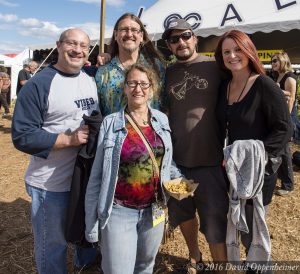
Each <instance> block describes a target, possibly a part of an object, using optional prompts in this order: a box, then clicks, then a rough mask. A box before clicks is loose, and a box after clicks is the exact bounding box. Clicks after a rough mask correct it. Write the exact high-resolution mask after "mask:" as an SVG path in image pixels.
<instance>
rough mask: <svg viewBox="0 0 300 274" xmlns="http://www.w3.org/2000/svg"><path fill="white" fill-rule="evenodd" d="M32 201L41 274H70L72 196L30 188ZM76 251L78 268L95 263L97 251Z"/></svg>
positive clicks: (77, 249) (35, 248)
mask: <svg viewBox="0 0 300 274" xmlns="http://www.w3.org/2000/svg"><path fill="white" fill-rule="evenodd" d="M26 190H27V193H28V194H29V196H30V197H31V199H32V204H31V222H32V228H33V235H34V254H35V261H36V265H37V270H38V273H39V274H67V247H68V244H67V242H66V240H65V223H66V217H67V209H68V205H69V198H70V192H51V191H46V190H43V189H39V188H36V187H33V186H30V185H28V184H26ZM75 249H76V251H75V266H77V267H82V266H84V265H87V264H89V263H91V262H92V261H94V260H95V257H96V252H97V250H96V249H93V248H87V249H79V248H76V247H75Z"/></svg>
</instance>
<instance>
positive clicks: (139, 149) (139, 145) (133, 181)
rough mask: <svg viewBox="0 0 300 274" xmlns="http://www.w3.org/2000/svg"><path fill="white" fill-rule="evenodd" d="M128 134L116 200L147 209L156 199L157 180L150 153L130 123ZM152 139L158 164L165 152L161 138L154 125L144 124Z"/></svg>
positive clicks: (144, 130)
mask: <svg viewBox="0 0 300 274" xmlns="http://www.w3.org/2000/svg"><path fill="white" fill-rule="evenodd" d="M126 128H127V130H128V134H127V136H126V139H125V140H124V143H123V147H122V151H121V155H120V167H119V174H118V182H117V185H116V191H115V202H116V203H117V204H121V205H124V206H127V207H131V208H145V207H148V206H150V204H151V202H153V198H154V194H155V188H156V179H155V176H154V170H153V164H152V160H151V157H150V155H149V152H148V150H147V148H146V146H145V144H144V142H143V141H142V139H141V137H140V136H139V135H138V134H137V132H136V131H135V130H134V128H133V127H132V126H131V124H130V123H128V122H127V123H126ZM141 129H142V131H143V133H144V135H145V136H146V138H147V139H148V140H149V143H150V144H151V146H152V148H153V149H154V155H155V158H156V161H157V164H158V166H159V167H160V165H161V161H162V157H163V155H164V146H163V142H162V140H161V139H160V137H159V136H158V135H157V134H156V133H155V131H154V130H153V128H152V127H151V126H145V127H141Z"/></svg>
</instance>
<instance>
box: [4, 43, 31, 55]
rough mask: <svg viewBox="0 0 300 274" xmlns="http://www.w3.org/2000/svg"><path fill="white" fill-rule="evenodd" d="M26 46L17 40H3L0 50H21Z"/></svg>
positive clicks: (5, 51) (7, 51) (10, 51)
mask: <svg viewBox="0 0 300 274" xmlns="http://www.w3.org/2000/svg"><path fill="white" fill-rule="evenodd" d="M24 48H26V46H25V45H22V44H17V43H15V42H1V45H0V51H1V52H3V53H12V52H21V51H23V50H24Z"/></svg>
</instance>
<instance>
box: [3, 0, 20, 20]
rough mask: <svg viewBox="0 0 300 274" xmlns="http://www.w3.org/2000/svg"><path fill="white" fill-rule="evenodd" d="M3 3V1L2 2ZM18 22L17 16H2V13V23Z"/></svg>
mask: <svg viewBox="0 0 300 274" xmlns="http://www.w3.org/2000/svg"><path fill="white" fill-rule="evenodd" d="M0 1H1V0H0ZM17 20H18V16H17V15H15V14H2V13H0V21H4V22H7V23H9V22H14V21H17Z"/></svg>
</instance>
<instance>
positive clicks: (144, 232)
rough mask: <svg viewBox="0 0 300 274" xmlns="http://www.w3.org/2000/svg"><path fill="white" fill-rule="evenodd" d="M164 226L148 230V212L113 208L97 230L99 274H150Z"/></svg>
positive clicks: (150, 219) (150, 216)
mask: <svg viewBox="0 0 300 274" xmlns="http://www.w3.org/2000/svg"><path fill="white" fill-rule="evenodd" d="M163 230H164V223H163V222H162V223H160V224H159V225H157V226H155V227H153V226H152V210H151V208H146V209H140V210H138V209H132V208H127V207H123V206H121V205H117V204H114V205H113V208H112V212H111V215H110V218H109V220H108V223H107V225H106V226H105V228H104V229H103V230H101V245H100V246H101V254H102V270H103V272H104V273H105V274H133V273H139V274H151V273H153V267H154V263H155V257H156V254H157V252H158V248H159V245H160V243H161V240H162V236H163Z"/></svg>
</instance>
